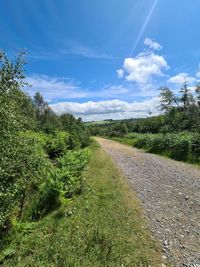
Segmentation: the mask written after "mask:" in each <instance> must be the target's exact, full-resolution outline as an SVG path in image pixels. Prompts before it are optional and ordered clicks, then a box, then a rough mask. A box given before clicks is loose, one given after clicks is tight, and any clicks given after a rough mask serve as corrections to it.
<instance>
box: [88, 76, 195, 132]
mask: <svg viewBox="0 0 200 267" xmlns="http://www.w3.org/2000/svg"><path fill="white" fill-rule="evenodd" d="M159 90H160V95H159V99H160V105H159V109H160V112H161V115H158V116H150V117H148V118H142V119H127V120H122V121H121V122H119V121H117V122H116V123H114V122H113V121H112V123H110V124H105V125H98V124H91V125H89V129H90V131H91V133H92V134H93V135H105V136H111V137H112V136H116V137H117V136H123V135H126V133H127V132H138V133H176V132H183V131H189V132H199V131H200V85H197V86H196V87H195V88H193V89H190V88H189V86H188V83H187V81H185V82H184V84H183V86H182V87H181V88H180V90H179V91H178V92H177V94H175V93H174V92H173V91H172V90H171V89H170V88H168V87H161V88H160V89H159Z"/></svg>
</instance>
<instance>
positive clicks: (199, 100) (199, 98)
mask: <svg viewBox="0 0 200 267" xmlns="http://www.w3.org/2000/svg"><path fill="white" fill-rule="evenodd" d="M195 92H196V94H197V105H198V107H199V108H200V84H198V85H197V87H196V90H195Z"/></svg>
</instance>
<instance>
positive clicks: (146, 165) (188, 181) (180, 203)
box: [96, 138, 200, 267]
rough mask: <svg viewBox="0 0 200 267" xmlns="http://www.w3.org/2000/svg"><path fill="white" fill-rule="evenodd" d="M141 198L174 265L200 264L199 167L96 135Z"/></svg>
mask: <svg viewBox="0 0 200 267" xmlns="http://www.w3.org/2000/svg"><path fill="white" fill-rule="evenodd" d="M96 140H97V141H98V142H99V144H100V145H101V146H102V148H103V149H104V150H105V151H106V152H107V153H108V154H109V155H110V156H111V157H112V158H113V160H114V161H115V162H116V164H117V165H118V166H119V168H120V169H121V170H122V172H123V173H124V175H125V176H126V177H127V178H128V179H129V181H130V184H131V186H132V188H133V190H134V191H135V192H136V193H137V195H138V197H139V198H140V199H141V201H142V203H143V206H144V211H145V214H146V216H147V218H148V221H149V227H150V229H151V231H152V233H153V235H154V237H155V238H157V239H158V240H160V241H161V243H162V245H163V257H167V259H168V260H169V261H170V262H171V263H172V265H173V266H175V267H179V266H188V267H189V266H194V267H197V266H198V267H200V168H197V167H193V166H191V165H189V164H185V163H182V162H177V161H173V160H170V159H167V158H164V157H161V156H157V155H153V154H148V153H144V152H142V151H141V150H138V149H135V148H132V147H128V146H125V145H122V144H119V143H117V142H114V141H110V140H106V139H103V138H96Z"/></svg>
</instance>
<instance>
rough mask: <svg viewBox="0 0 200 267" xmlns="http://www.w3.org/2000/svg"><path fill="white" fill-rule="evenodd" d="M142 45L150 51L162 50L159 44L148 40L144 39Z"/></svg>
mask: <svg viewBox="0 0 200 267" xmlns="http://www.w3.org/2000/svg"><path fill="white" fill-rule="evenodd" d="M144 44H145V45H146V46H148V47H149V48H150V49H154V50H161V49H162V48H163V47H162V45H160V44H159V43H157V42H155V41H153V40H152V39H150V38H146V39H145V40H144Z"/></svg>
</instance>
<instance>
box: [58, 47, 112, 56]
mask: <svg viewBox="0 0 200 267" xmlns="http://www.w3.org/2000/svg"><path fill="white" fill-rule="evenodd" d="M61 53H63V54H72V55H75V56H81V57H85V58H90V59H103V60H112V59H113V57H112V56H111V55H108V54H106V53H102V52H99V51H96V50H94V49H92V48H89V47H87V46H84V45H80V44H71V45H70V48H69V49H61Z"/></svg>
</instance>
